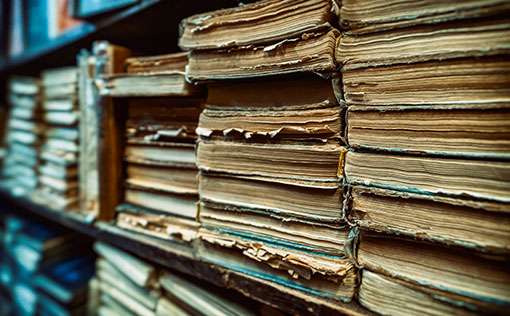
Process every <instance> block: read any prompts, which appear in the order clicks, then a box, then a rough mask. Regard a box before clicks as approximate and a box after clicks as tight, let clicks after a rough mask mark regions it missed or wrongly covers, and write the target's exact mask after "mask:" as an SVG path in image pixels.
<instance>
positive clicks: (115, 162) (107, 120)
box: [97, 97, 127, 221]
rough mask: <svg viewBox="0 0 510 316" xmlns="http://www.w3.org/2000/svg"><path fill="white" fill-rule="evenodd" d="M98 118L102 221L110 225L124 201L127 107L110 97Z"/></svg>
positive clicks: (100, 211) (102, 104) (104, 99)
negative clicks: (109, 222) (116, 210)
mask: <svg viewBox="0 0 510 316" xmlns="http://www.w3.org/2000/svg"><path fill="white" fill-rule="evenodd" d="M101 100H102V102H101V109H102V110H101V111H100V114H99V116H100V117H99V143H98V157H99V158H98V174H99V214H98V216H97V218H98V219H99V220H104V221H110V220H112V219H113V218H114V217H115V208H116V207H117V205H119V204H120V203H121V202H122V201H123V199H124V181H123V179H124V178H125V177H124V168H123V163H122V162H123V155H124V130H125V121H126V119H125V117H126V108H127V107H126V106H119V103H123V102H126V100H123V99H117V100H114V99H112V98H109V97H105V98H102V99H101Z"/></svg>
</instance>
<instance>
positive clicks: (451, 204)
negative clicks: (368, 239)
mask: <svg viewBox="0 0 510 316" xmlns="http://www.w3.org/2000/svg"><path fill="white" fill-rule="evenodd" d="M495 206H498V205H497V204H496V205H495ZM493 207H494V203H491V202H482V201H477V200H471V201H470V200H465V199H463V200H458V199H452V198H441V197H437V196H426V195H425V196H424V195H420V194H416V193H408V192H405V193H404V192H398V191H392V190H385V189H377V188H368V187H355V188H353V189H352V194H351V207H350V211H349V218H350V219H351V221H353V222H356V223H357V224H358V225H359V226H360V227H362V228H364V229H368V230H372V231H380V232H384V233H389V234H393V235H401V236H408V237H411V238H419V239H424V240H429V241H434V242H438V243H442V244H446V245H456V246H461V247H466V248H472V249H475V250H478V251H481V252H487V253H493V254H509V253H510V229H509V227H510V218H509V216H508V213H506V212H500V211H498V210H494V209H493Z"/></svg>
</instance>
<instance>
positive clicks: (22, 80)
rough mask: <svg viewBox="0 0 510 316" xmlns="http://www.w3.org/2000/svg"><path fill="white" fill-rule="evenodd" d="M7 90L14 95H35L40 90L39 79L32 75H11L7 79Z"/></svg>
mask: <svg viewBox="0 0 510 316" xmlns="http://www.w3.org/2000/svg"><path fill="white" fill-rule="evenodd" d="M9 91H10V92H11V93H13V94H15V95H30V96H35V95H37V94H38V93H39V92H40V91H41V81H40V80H39V79H38V78H34V77H26V76H13V77H11V78H10V80H9Z"/></svg>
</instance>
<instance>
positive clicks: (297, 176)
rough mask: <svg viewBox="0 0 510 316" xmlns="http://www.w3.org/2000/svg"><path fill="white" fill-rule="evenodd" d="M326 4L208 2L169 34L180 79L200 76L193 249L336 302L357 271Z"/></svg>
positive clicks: (333, 32)
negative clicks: (182, 70) (175, 37)
mask: <svg viewBox="0 0 510 316" xmlns="http://www.w3.org/2000/svg"><path fill="white" fill-rule="evenodd" d="M336 9H338V7H337V5H336V3H335V2H332V1H320V0H308V1H274V0H272V1H262V2H257V3H255V4H247V5H243V6H240V7H238V8H232V9H226V10H219V11H215V12H208V13H204V14H201V15H196V16H192V17H189V18H187V19H186V20H184V21H183V25H184V30H183V33H182V36H181V38H180V42H179V44H180V47H181V48H182V49H188V50H191V52H190V60H189V65H188V67H187V73H186V75H187V76H188V78H189V79H190V80H192V81H199V82H203V81H206V82H208V83H209V84H208V89H209V91H208V98H207V102H206V109H205V110H204V112H203V113H202V114H201V116H200V121H199V127H198V130H197V131H198V134H199V142H198V144H197V147H198V149H197V164H198V168H199V170H200V178H199V194H200V214H199V220H200V223H201V228H200V238H201V240H202V241H203V242H202V243H200V246H199V249H198V250H197V252H198V256H199V257H200V258H202V259H203V260H207V261H210V262H214V263H216V264H219V265H222V266H225V267H228V268H230V269H233V270H236V271H241V272H244V273H247V274H249V275H254V276H257V277H260V278H262V279H265V280H267V281H270V282H278V283H281V284H285V286H287V287H289V288H291V289H297V290H300V291H303V292H304V293H303V292H301V294H297V295H310V293H313V294H314V295H318V296H320V297H322V298H328V299H333V300H336V301H343V302H348V301H350V300H351V299H352V297H353V296H354V292H355V286H356V276H357V271H356V269H355V267H354V266H353V265H352V263H351V261H350V260H349V258H348V257H347V256H346V253H345V252H344V249H343V248H344V244H345V242H346V239H347V234H348V232H349V229H348V226H347V224H346V223H345V222H344V221H343V215H342V214H343V213H342V212H343V210H342V209H343V206H344V201H343V193H342V176H343V171H342V168H343V156H344V153H345V149H344V147H343V146H342V145H341V144H342V141H341V136H342V130H343V125H342V119H341V113H342V110H341V108H340V106H339V101H338V100H340V98H341V89H340V88H339V80H338V76H337V75H338V73H337V72H336V71H337V66H336V63H335V46H336V41H337V38H338V36H339V31H338V30H337V29H335V28H334V27H333V26H334V25H336V21H337V19H338V18H337V17H336V16H335V14H334V12H335V11H336ZM274 12H278V15H277V16H276V15H274ZM294 293H300V292H294ZM305 293H306V294H305Z"/></svg>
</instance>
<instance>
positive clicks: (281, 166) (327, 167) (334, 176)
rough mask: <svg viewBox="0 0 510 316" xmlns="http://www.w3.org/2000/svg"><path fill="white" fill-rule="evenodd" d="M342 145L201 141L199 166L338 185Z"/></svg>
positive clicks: (283, 180) (297, 182)
mask: <svg viewBox="0 0 510 316" xmlns="http://www.w3.org/2000/svg"><path fill="white" fill-rule="evenodd" d="M344 155H345V148H344V147H342V146H340V144H338V143H336V142H330V143H325V144H322V143H318V144H299V143H298V144H279V143H275V144H257V143H242V142H234V141H213V142H209V141H200V142H199V143H198V145H197V165H198V168H199V169H200V170H204V171H209V172H221V173H223V174H230V175H238V176H244V177H261V178H266V179H267V181H276V182H281V183H289V184H295V185H302V186H308V187H326V188H328V187H333V188H334V187H338V186H340V185H341V181H342V176H343V170H342V167H343V163H344V162H343V157H344Z"/></svg>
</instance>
